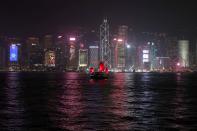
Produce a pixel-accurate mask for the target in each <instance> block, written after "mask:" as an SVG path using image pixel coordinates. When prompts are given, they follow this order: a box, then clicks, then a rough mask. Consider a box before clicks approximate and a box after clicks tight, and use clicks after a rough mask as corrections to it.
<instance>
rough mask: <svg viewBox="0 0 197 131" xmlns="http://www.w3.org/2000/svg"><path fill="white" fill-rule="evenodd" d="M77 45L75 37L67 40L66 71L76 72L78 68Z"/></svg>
mask: <svg viewBox="0 0 197 131" xmlns="http://www.w3.org/2000/svg"><path fill="white" fill-rule="evenodd" d="M78 48H79V47H78V45H77V39H76V37H69V38H68V48H67V51H66V54H67V55H66V60H67V62H66V69H67V70H72V71H76V70H77V68H78Z"/></svg>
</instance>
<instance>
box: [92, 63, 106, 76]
mask: <svg viewBox="0 0 197 131" xmlns="http://www.w3.org/2000/svg"><path fill="white" fill-rule="evenodd" d="M89 74H90V78H91V79H108V77H109V70H108V68H107V67H105V65H104V63H103V62H100V64H99V68H98V71H96V70H95V69H94V68H93V67H90V69H89Z"/></svg>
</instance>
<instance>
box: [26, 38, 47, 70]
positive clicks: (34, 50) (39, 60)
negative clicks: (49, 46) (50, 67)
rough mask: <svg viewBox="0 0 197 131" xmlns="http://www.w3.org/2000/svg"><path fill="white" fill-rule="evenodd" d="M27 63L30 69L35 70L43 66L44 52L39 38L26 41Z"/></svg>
mask: <svg viewBox="0 0 197 131" xmlns="http://www.w3.org/2000/svg"><path fill="white" fill-rule="evenodd" d="M24 50H25V51H26V53H25V54H26V57H25V61H26V62H25V63H26V65H27V67H28V68H30V69H33V68H36V67H38V66H41V65H42V64H43V59H44V57H43V50H42V47H41V45H40V42H39V38H37V37H29V38H27V40H26V48H25V49H24Z"/></svg>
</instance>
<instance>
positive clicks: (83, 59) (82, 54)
mask: <svg viewBox="0 0 197 131" xmlns="http://www.w3.org/2000/svg"><path fill="white" fill-rule="evenodd" d="M87 65H88V50H86V49H80V50H79V66H80V67H84V66H87Z"/></svg>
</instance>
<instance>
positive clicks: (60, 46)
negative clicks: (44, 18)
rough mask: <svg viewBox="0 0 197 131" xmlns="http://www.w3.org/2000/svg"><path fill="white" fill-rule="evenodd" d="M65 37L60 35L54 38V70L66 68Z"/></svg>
mask: <svg viewBox="0 0 197 131" xmlns="http://www.w3.org/2000/svg"><path fill="white" fill-rule="evenodd" d="M66 48H67V43H66V38H65V37H64V36H62V35H59V36H57V38H56V47H55V51H56V64H55V65H56V70H59V71H63V70H65V69H66V55H67V54H66Z"/></svg>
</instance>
